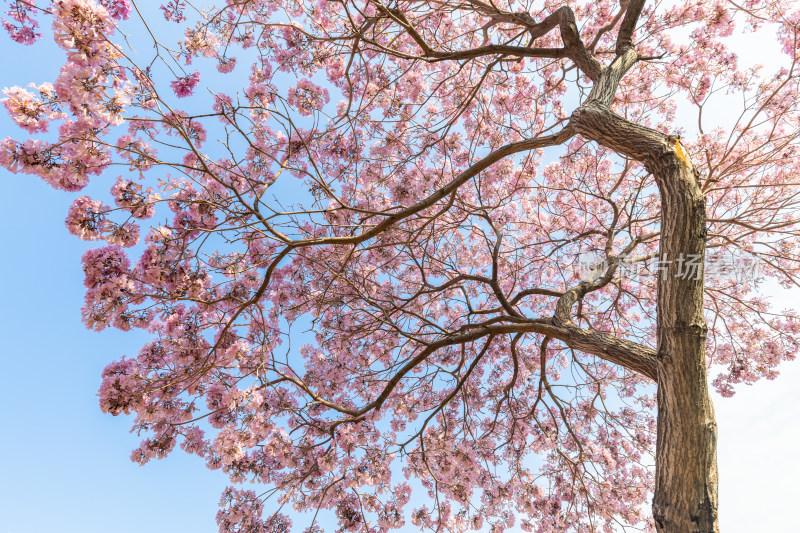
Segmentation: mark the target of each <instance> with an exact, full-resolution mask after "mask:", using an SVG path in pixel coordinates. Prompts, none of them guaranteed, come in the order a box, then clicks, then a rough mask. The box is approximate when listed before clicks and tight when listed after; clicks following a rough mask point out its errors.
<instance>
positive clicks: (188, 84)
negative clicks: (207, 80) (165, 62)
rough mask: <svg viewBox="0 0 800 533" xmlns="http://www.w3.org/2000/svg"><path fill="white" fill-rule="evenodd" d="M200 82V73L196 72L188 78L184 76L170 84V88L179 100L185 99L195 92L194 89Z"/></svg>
mask: <svg viewBox="0 0 800 533" xmlns="http://www.w3.org/2000/svg"><path fill="white" fill-rule="evenodd" d="M199 81H200V73H199V72H197V71H194V72H193V73H192V74H190V75H188V76H184V77H183V78H178V79H177V80H175V81H172V82H170V86H171V87H172V90H173V91H174V92H175V95H176V96H177V97H178V98H185V97H187V96H190V95H191V94H192V92H194V88H195V87H196V86H197V83H198V82H199Z"/></svg>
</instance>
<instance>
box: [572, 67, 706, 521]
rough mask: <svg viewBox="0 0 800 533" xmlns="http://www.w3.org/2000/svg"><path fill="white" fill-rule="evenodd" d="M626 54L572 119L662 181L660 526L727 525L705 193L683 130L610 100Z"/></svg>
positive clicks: (655, 507) (657, 514) (655, 499)
mask: <svg viewBox="0 0 800 533" xmlns="http://www.w3.org/2000/svg"><path fill="white" fill-rule="evenodd" d="M634 55H635V54H634ZM624 59H625V57H620V58H617V61H615V62H614V64H612V66H611V67H609V68H608V69H607V75H604V77H603V78H602V79H601V80H600V82H598V83H596V84H595V87H594V88H593V89H592V92H593V94H594V93H595V92H596V93H597V94H600V95H606V96H605V103H604V102H603V101H591V97H590V101H589V102H588V103H586V104H584V105H583V106H581V107H580V108H578V109H577V110H576V111H575V112H574V113H573V114H572V120H571V122H570V125H571V127H572V128H574V130H575V132H577V133H579V134H581V135H583V136H585V137H586V138H589V139H592V140H594V141H596V142H598V143H600V144H602V145H604V146H606V147H608V148H611V149H612V150H614V151H615V152H617V153H619V154H623V155H626V156H627V157H630V158H633V159H636V160H638V161H641V162H642V163H644V165H645V167H646V168H647V170H648V171H650V172H651V173H652V174H653V176H654V177H655V179H656V183H657V184H658V188H659V192H660V195H661V250H660V251H661V260H662V261H663V263H660V267H661V268H660V269H659V276H658V304H657V315H658V316H657V318H656V321H657V337H658V338H657V342H658V346H657V360H658V361H657V367H658V371H657V373H658V435H657V440H656V484H655V491H654V492H655V495H654V497H653V517H654V519H655V523H656V530H657V531H658V532H659V533H718V531H719V524H718V520H717V504H718V499H717V424H716V421H715V419H714V407H713V405H712V404H711V397H710V396H709V394H708V382H707V380H706V356H705V341H706V333H707V327H706V323H705V318H704V316H703V293H704V290H703V289H704V285H703V283H704V279H703V262H704V261H705V244H706V214H705V213H706V209H705V197H704V195H703V192H702V189H701V186H700V182H699V178H698V175H697V172H696V170H695V168H694V166H693V165H692V162H691V160H690V159H689V157H688V155H687V154H686V152H685V151H684V150H683V147H682V146H681V144H680V141H679V140H678V139H677V138H676V137H673V136H667V135H664V134H663V133H660V132H658V131H655V130H652V129H650V128H646V127H644V126H640V125H637V124H634V123H632V122H629V121H627V120H625V119H624V118H622V117H620V116H619V115H616V114H615V113H613V112H612V111H611V110H610V109H609V107H608V104H609V102H610V98H611V97H612V96H613V94H614V90H615V87H616V82H617V81H618V80H619V78H621V76H622V74H623V73H624V71H625V69H626V64H627V63H625V62H624ZM618 62H619V65H617V63H618ZM615 65H617V66H615ZM615 80H616V81H615ZM609 95H610V96H609ZM600 100H602V99H600ZM693 267H694V270H693Z"/></svg>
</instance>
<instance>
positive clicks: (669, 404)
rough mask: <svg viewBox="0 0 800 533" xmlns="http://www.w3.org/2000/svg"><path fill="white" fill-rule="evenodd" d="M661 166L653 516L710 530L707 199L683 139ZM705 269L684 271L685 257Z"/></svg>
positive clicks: (713, 433) (660, 525)
mask: <svg viewBox="0 0 800 533" xmlns="http://www.w3.org/2000/svg"><path fill="white" fill-rule="evenodd" d="M668 142H669V143H670V144H673V145H674V151H673V153H672V154H667V155H666V156H663V157H661V158H660V159H659V160H657V161H655V162H654V163H655V165H653V166H654V168H653V169H652V171H653V174H654V175H655V177H656V181H657V183H658V188H659V190H660V193H661V227H662V236H661V250H660V251H661V256H662V258H664V259H666V260H668V261H670V260H671V261H672V262H671V263H665V264H664V268H663V269H662V270H661V272H660V274H659V280H658V304H657V306H658V307H657V310H658V311H657V313H658V315H657V327H658V332H657V335H658V350H657V351H658V360H659V363H658V435H657V443H656V486H655V497H654V498H653V518H654V520H655V523H656V528H657V530H658V531H659V532H664V533H666V532H670V533H671V532H686V533H712V532H718V531H719V525H718V522H717V504H718V500H717V453H716V452H717V424H716V421H715V418H714V407H713V405H712V402H711V398H710V396H709V394H708V383H707V379H706V354H705V341H706V332H707V327H706V322H705V319H704V316H703V272H702V264H703V258H704V257H705V241H706V217H705V197H704V195H703V193H702V191H701V188H700V183H699V180H698V178H697V176H696V174H695V172H694V169H693V167H692V164H691V162H690V161H689V160H688V159H687V158H685V156H683V153H682V150H681V147H680V141H679V140H677V139H675V138H674V137H668ZM682 258H683V259H687V258H690V259H693V260H695V263H697V264H699V265H700V266H701V268H699V269H698V271H697V272H696V274H697V275H695V272H691V271H690V269H686V268H685V264H684V271H683V272H681V271H680V268H679V263H677V262H676V261H680V260H681V259H682Z"/></svg>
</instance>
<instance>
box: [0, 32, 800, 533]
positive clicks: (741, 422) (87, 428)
mask: <svg viewBox="0 0 800 533" xmlns="http://www.w3.org/2000/svg"><path fill="white" fill-rule="evenodd" d="M0 51H2V52H3V53H2V54H0V85H2V86H3V87H6V86H11V85H21V86H24V85H26V84H27V83H29V82H31V81H36V82H43V81H52V79H53V78H54V77H55V74H56V71H57V68H58V66H59V63H58V61H59V60H60V59H61V58H62V52H61V51H59V50H56V49H55V48H54V47H52V46H51V45H50V46H43V47H42V46H35V47H27V48H23V47H20V46H17V45H15V44H12V43H11V42H10V41H9V40H8V39H7V38H5V37H4V36H0ZM9 135H11V136H15V137H23V136H24V132H22V131H21V130H18V129H16V128H15V127H14V126H13V125H12V124H11V123H10V122H9V121H8V119H7V118H6V116H5V114H4V113H2V116H0V138H4V137H6V136H9ZM72 198H73V195H71V194H69V193H65V192H59V191H55V190H53V189H51V188H50V187H48V186H47V185H45V184H44V183H43V182H40V181H39V180H38V178H34V177H30V176H24V175H11V174H9V173H6V172H4V171H0V336H2V337H1V338H2V339H3V344H2V349H0V357H2V373H0V402H2V407H0V423H2V427H3V433H2V435H3V438H0V454H1V455H0V456H2V457H3V458H4V460H3V461H0V533H45V532H51V531H58V532H60V533H73V532H74V533H101V532H102V533H109V532H110V533H128V532H131V533H133V532H136V533H139V532H145V531H146V532H148V533H162V532H163V533H167V532H170V533H182V532H187V533H188V532H192V533H206V532H208V533H212V532H215V531H216V530H217V527H216V523H215V520H214V515H215V514H216V511H217V503H218V500H219V496H220V493H221V491H222V489H223V487H224V486H225V485H226V479H225V477H224V475H222V474H221V473H219V472H211V471H208V470H206V469H205V467H204V465H203V463H202V461H201V460H200V459H198V458H196V457H189V456H186V455H184V454H182V453H176V454H174V455H172V456H170V457H169V458H168V459H166V460H164V461H155V462H151V463H149V464H148V465H146V466H145V467H140V466H138V465H136V464H134V463H132V462H131V461H130V460H129V454H130V451H131V450H132V449H133V448H134V447H135V446H136V445H137V444H138V438H137V437H136V436H135V435H131V434H129V433H128V430H129V427H130V421H129V420H128V419H126V418H125V417H112V416H110V415H103V414H102V413H101V412H100V410H99V407H98V403H97V397H96V391H97V388H98V386H99V383H100V373H101V371H102V369H103V367H104V366H105V365H106V364H107V363H108V362H110V361H112V360H114V359H116V358H118V357H119V356H120V355H122V354H129V355H133V354H135V353H136V351H137V349H138V347H139V346H140V345H141V343H142V338H143V337H142V335H141V334H140V333H135V332H131V333H122V332H118V331H113V330H107V331H104V332H102V333H99V334H98V333H93V332H89V331H86V330H85V329H84V328H83V326H82V324H81V321H80V306H81V303H82V300H83V285H82V280H83V274H82V271H81V264H80V256H81V254H82V253H83V251H84V250H86V249H87V248H88V246H89V245H87V243H82V242H81V241H79V240H78V239H77V238H76V237H73V236H71V235H69V234H68V233H67V231H66V228H65V227H64V217H65V215H66V212H67V209H68V207H69V205H70V203H71V201H72ZM791 297H792V296H791V295H787V294H781V295H780V296H778V295H777V294H776V295H775V298H776V300H781V303H783V304H784V305H788V304H789V303H790V298H791ZM794 301H797V299H796V298H795V299H794ZM791 303H793V302H791ZM778 307H782V305H779V306H778ZM783 370H784V373H783V375H782V376H781V377H779V378H778V380H777V381H776V382H773V383H768V382H764V383H759V384H758V385H756V386H754V387H749V388H745V389H741V392H740V393H739V394H738V395H737V396H736V397H734V398H733V399H730V400H725V399H722V398H718V399H717V401H716V404H717V414H718V419H719V429H720V477H721V508H720V513H721V519H722V528H723V530H724V531H726V533H737V532H750V531H768V532H770V533H782V532H787V533H788V532H789V531H795V530H796V529H795V528H796V525H795V524H796V519H795V518H794V514H795V509H796V502H795V501H794V495H796V494H797V490H796V480H797V479H798V477H800V466H798V464H799V463H800V462H798V461H797V458H796V456H797V452H798V451H800V450H798V445H797V444H796V443H797V442H800V422H798V418H797V413H798V412H800V409H798V407H800V363H799V362H794V363H790V364H788V365H784V367H783ZM328 525H329V526H330V524H328ZM330 529H331V530H332V529H333V528H330Z"/></svg>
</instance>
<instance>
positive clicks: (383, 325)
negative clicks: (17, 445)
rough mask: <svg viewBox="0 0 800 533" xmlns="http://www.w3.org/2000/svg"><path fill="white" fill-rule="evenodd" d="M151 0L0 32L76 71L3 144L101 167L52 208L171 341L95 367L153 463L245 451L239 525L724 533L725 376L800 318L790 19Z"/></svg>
mask: <svg viewBox="0 0 800 533" xmlns="http://www.w3.org/2000/svg"><path fill="white" fill-rule="evenodd" d="M150 7H152V6H149V5H148V6H144V5H137V4H136V2H134V1H129V0H54V1H52V2H43V1H42V0H39V1H38V2H36V1H34V0H13V1H9V2H7V11H6V14H5V16H4V19H3V25H4V27H5V29H6V30H7V31H8V33H9V35H10V36H11V38H12V39H13V40H15V41H17V42H19V43H21V44H23V45H30V44H34V43H35V42H36V41H37V40H38V39H39V38H41V37H42V33H43V32H44V33H47V34H48V36H52V38H53V39H54V40H55V42H56V44H57V45H58V46H59V47H60V48H61V49H63V52H64V56H63V57H64V63H63V66H62V67H61V70H60V72H59V73H58V76H57V77H56V78H55V80H53V81H52V83H48V82H44V83H41V84H33V85H31V86H30V87H29V88H21V87H12V88H9V89H6V90H5V91H4V94H5V99H4V100H3V103H4V106H5V108H6V109H7V111H8V113H9V114H10V117H11V118H12V119H13V120H14V122H15V123H16V124H17V125H18V126H19V127H21V128H22V129H24V130H26V131H27V132H28V133H30V134H31V135H33V137H32V138H29V139H27V140H25V139H21V140H16V139H11V138H8V139H5V140H2V141H1V142H0V164H1V165H2V166H3V167H5V168H6V169H8V170H10V171H11V172H14V173H25V174H33V175H37V176H39V177H41V178H42V179H43V180H45V181H46V182H47V183H49V184H50V185H52V186H53V187H55V188H58V189H63V190H65V191H80V190H81V189H83V188H84V187H85V186H87V184H89V182H90V181H92V185H93V189H96V188H95V187H94V185H95V184H97V183H101V184H104V185H103V187H104V188H106V190H108V188H110V192H111V194H110V196H108V197H96V195H95V196H92V197H89V196H79V197H77V198H76V199H75V200H74V203H73V204H72V207H71V208H70V210H69V213H68V215H67V221H66V224H67V228H68V230H69V231H70V233H72V234H74V235H77V236H78V237H80V238H81V239H85V240H99V241H104V244H103V245H102V246H101V247H98V248H96V249H93V250H90V251H89V252H87V253H86V254H85V256H84V258H83V269H84V272H85V285H86V301H85V305H84V307H83V319H84V322H85V324H86V326H87V327H89V328H92V329H95V330H102V329H104V328H106V327H115V328H119V329H122V330H128V329H131V328H141V329H143V330H146V331H147V332H148V333H149V334H150V335H151V340H150V342H148V343H147V344H145V345H144V346H143V347H142V348H141V351H140V352H139V353H138V354H136V355H135V356H131V357H122V358H121V359H119V360H117V361H116V362H113V363H111V364H110V365H109V366H108V367H107V368H106V369H105V371H104V373H103V382H102V386H101V389H100V404H101V407H102V409H103V410H105V411H106V412H109V413H112V414H115V415H116V414H120V413H125V414H133V415H135V419H134V421H133V429H134V431H136V432H138V433H140V434H141V435H142V436H143V438H144V440H143V441H142V443H141V446H140V447H139V448H137V449H136V450H135V451H134V453H133V459H134V460H135V461H137V462H140V463H145V462H147V461H149V460H150V459H153V458H161V457H164V456H166V455H168V454H169V453H170V452H172V451H173V450H175V448H176V447H180V448H181V449H183V450H184V451H185V452H188V453H191V454H197V455H199V456H201V457H202V458H204V460H205V461H206V464H207V465H208V467H209V468H211V469H221V470H222V471H224V472H225V473H226V474H227V475H228V476H229V477H230V479H231V482H232V484H233V486H232V487H231V488H229V489H228V490H226V491H225V493H224V494H223V496H222V500H221V509H220V511H219V514H218V518H217V520H218V522H219V525H220V530H221V531H223V532H234V531H236V532H280V531H285V530H289V529H297V530H304V529H305V530H307V531H318V530H320V518H319V517H321V516H324V515H325V513H330V515H329V516H335V520H338V526H339V527H340V528H341V530H344V531H370V532H373V531H387V530H390V529H393V528H400V527H402V526H404V525H406V526H408V525H411V524H413V525H414V526H418V527H423V528H430V529H434V530H437V531H438V530H443V531H464V530H467V529H487V530H488V529H489V528H490V529H491V530H492V531H501V530H503V529H506V528H511V527H515V528H516V527H520V528H522V529H523V530H524V531H536V532H564V531H582V532H583V531H586V532H588V531H616V530H618V529H619V528H626V529H627V528H628V527H630V528H632V529H642V530H647V531H653V530H658V531H660V532H682V533H683V532H690V531H692V532H712V531H718V525H717V469H716V449H715V447H716V426H715V422H714V414H713V407H712V405H711V401H710V397H709V393H708V386H707V383H708V380H707V377H708V379H710V380H711V382H712V383H713V387H715V388H716V389H717V390H718V391H719V392H721V393H722V394H723V395H726V396H729V395H732V394H733V393H734V388H735V386H736V385H737V384H739V383H752V382H754V381H756V380H758V379H760V378H763V377H766V378H768V379H772V378H774V377H775V376H776V375H777V370H776V368H777V366H778V364H779V363H780V362H781V361H784V360H787V359H792V358H793V357H794V352H795V351H796V349H797V342H798V335H799V334H800V321H798V319H797V317H796V316H795V315H794V314H792V313H790V312H785V311H781V310H776V309H772V308H771V307H770V305H769V302H768V301H767V300H766V299H765V298H764V297H763V296H761V295H760V291H759V288H758V285H757V282H758V281H761V280H766V281H767V282H768V281H769V280H774V281H775V282H777V283H779V284H781V285H782V286H784V287H791V286H796V285H797V284H798V280H800V264H798V260H799V259H800V255H798V240H797V235H798V230H800V227H799V226H798V222H800V196H798V193H800V187H799V185H800V182H798V178H797V176H798V174H800V150H798V147H799V146H800V139H798V135H799V133H798V131H800V129H799V128H798V120H799V119H800V108H799V107H798V106H800V103H799V102H800V90H799V89H800V86H799V82H800V77H799V75H800V72H798V68H799V67H800V65H798V53H799V52H800V34H799V33H798V31H799V30H800V11H799V10H798V9H797V6H796V5H795V6H792V4H791V2H787V1H784V0H744V1H743V2H741V3H739V4H737V3H734V2H724V1H722V0H719V1H716V0H713V1H709V0H688V1H685V2H678V3H664V2H655V1H647V2H646V1H644V0H622V1H621V2H615V1H609V0H595V1H583V0H574V1H573V0H570V1H568V2H551V1H546V2H527V1H525V2H521V1H516V0H502V1H500V2H495V1H490V0H460V1H449V0H440V1H430V2H415V1H389V2H381V1H379V0H360V1H357V2H350V1H349V0H338V1H333V0H305V1H301V0H275V1H266V0H228V1H226V2H222V5H221V6H217V7H208V8H204V7H202V6H194V5H192V4H190V3H189V2H184V1H178V0H172V1H170V2H168V3H166V4H165V5H163V6H161V9H160V11H158V10H155V11H148V9H146V8H150ZM46 27H50V28H52V31H50V32H46V31H45V28H46ZM764 36H766V37H764ZM755 39H762V40H763V39H769V40H770V43H774V44H775V49H774V54H773V53H772V52H770V54H771V56H770V61H772V63H773V65H772V66H770V67H769V68H767V67H760V66H756V65H749V64H745V62H744V61H742V60H740V58H739V57H738V56H737V53H739V52H741V51H742V50H743V49H744V47H743V46H742V44H741V43H743V42H753V40H755ZM776 63H777V64H779V66H778V67H775V66H774V64H776ZM214 66H215V67H216V71H218V72H215V71H214V69H213V68H212V67H214ZM720 109H723V110H724V113H720V112H719V110H720ZM715 110H716V111H715ZM681 133H682V134H683V135H682V136H681V135H679V134H681ZM101 196H102V195H101ZM143 221H146V222H143ZM587 258H590V259H587ZM725 258H735V261H734V262H731V263H730V264H729V267H730V268H728V269H727V270H726V269H725V268H715V272H713V274H714V275H712V272H711V271H710V270H709V268H710V265H712V264H714V265H716V267H719V265H720V264H722V262H723V261H724V260H725ZM746 261H749V263H747V264H749V265H751V266H753V265H756V266H757V267H758V268H757V272H756V269H755V268H750V269H749V270H747V272H749V275H744V276H743V275H740V274H742V272H743V268H742V264H743V262H746ZM291 341H294V342H291ZM412 494H414V497H413V498H412ZM650 499H652V500H653V505H652V515H651V513H650V510H649V507H648V506H647V503H648V500H650ZM291 509H294V510H295V511H305V512H307V515H306V516H307V520H306V521H305V522H303V523H301V521H300V520H298V519H297V518H296V516H295V517H294V521H295V524H294V525H293V524H292V519H291V518H290V517H289V516H288V515H287V512H289V510H291ZM318 512H322V514H320V515H319V517H318V515H317V513H318ZM290 514H291V513H290Z"/></svg>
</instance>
